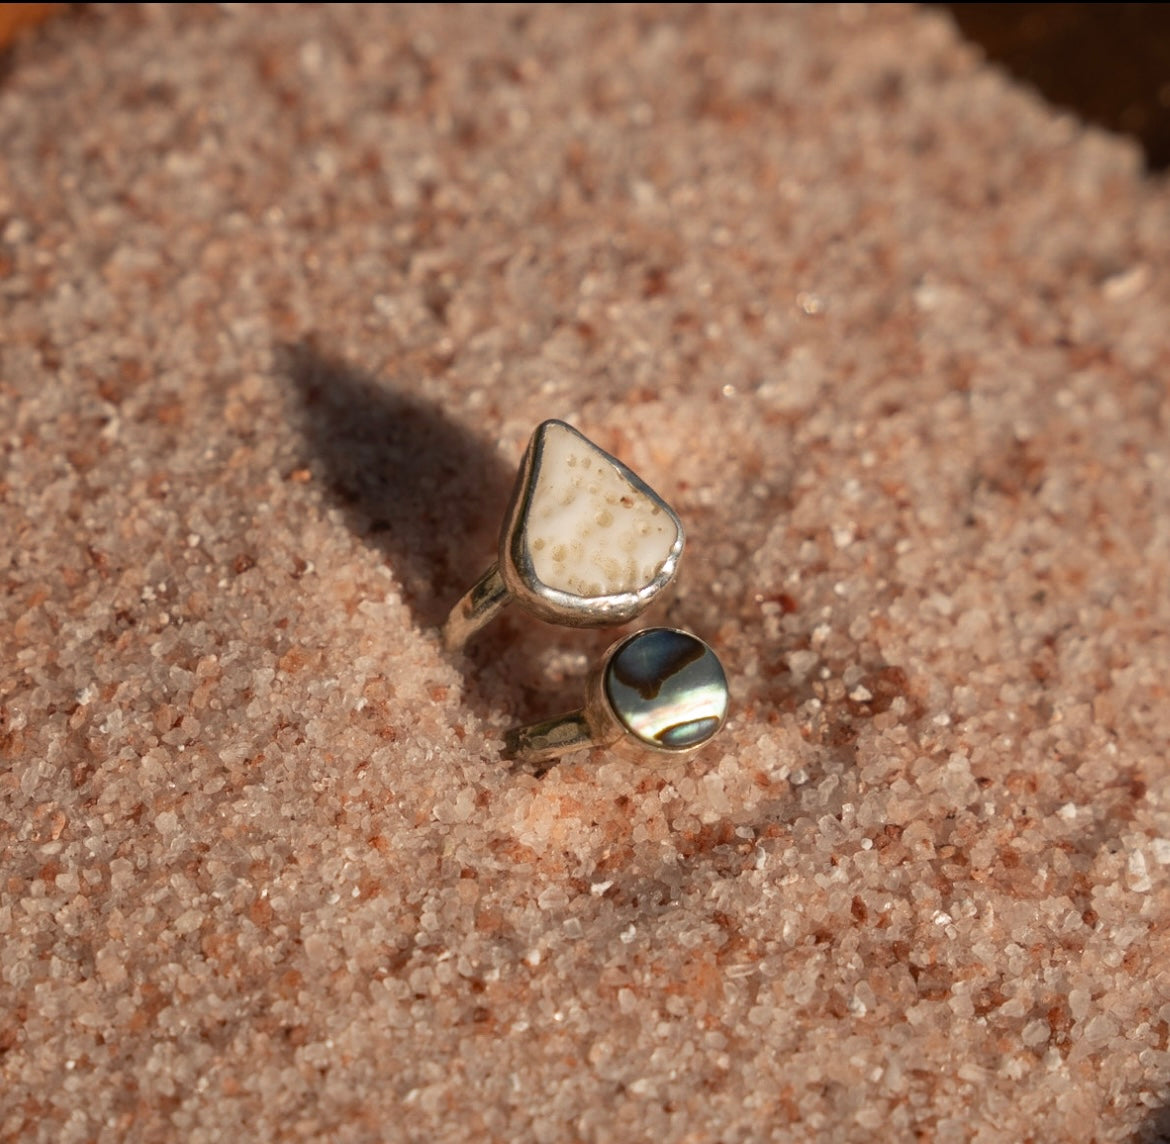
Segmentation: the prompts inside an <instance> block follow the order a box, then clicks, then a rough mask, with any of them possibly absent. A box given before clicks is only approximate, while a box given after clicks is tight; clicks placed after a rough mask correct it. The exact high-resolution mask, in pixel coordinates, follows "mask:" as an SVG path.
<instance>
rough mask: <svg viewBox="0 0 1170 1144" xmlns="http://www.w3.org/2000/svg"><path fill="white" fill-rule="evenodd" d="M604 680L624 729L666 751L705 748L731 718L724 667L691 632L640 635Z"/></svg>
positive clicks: (623, 648)
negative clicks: (728, 711)
mask: <svg viewBox="0 0 1170 1144" xmlns="http://www.w3.org/2000/svg"><path fill="white" fill-rule="evenodd" d="M602 682H603V684H604V688H605V697H606V699H607V700H608V702H609V705H610V708H611V709H612V711H613V713H614V715H615V716H616V717H617V719H618V721H619V722H620V723H621V724H622V726H623V727H625V729H626V730H627V731H629V732H630V733H631V734H632V735H634V736H635V737H636V738H637V739H640V740H641V741H642V742H643V743H645V744H647V745H648V746H651V747H654V748H656V749H657V750H660V751H689V750H692V749H693V748H695V747H698V746H700V745H701V744H703V743H705V742H706V741H707V740H708V739H710V738H711V736H712V735H714V734H715V732H716V731H718V730H719V728H720V727H721V726H723V720H724V718H725V717H726V715H727V701H728V690H727V676H726V675H725V674H724V672H723V665H722V664H721V663H720V662H719V657H718V656H717V655H716V654H715V653H714V652H713V651H712V650H711V649H710V648H709V647H708V646H707V645H706V644H705V643H703V641H702V640H701V639H699V638H698V637H697V636H692V635H690V634H689V633H687V632H679V631H675V630H673V629H671V628H648V629H647V630H645V631H641V632H635V633H634V634H633V635H632V636H630V637H629V638H628V639H627V640H625V641H624V642H623V643H621V644H619V645H618V647H617V649H616V650H615V651H614V653H613V654H612V655H611V656H610V658H609V663H608V664H607V665H606V668H605V675H604V678H603V681H602Z"/></svg>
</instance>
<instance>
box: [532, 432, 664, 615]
mask: <svg viewBox="0 0 1170 1144" xmlns="http://www.w3.org/2000/svg"><path fill="white" fill-rule="evenodd" d="M525 538H526V540H527V542H528V551H529V554H530V556H531V559H532V567H533V570H534V571H535V573H536V575H537V578H538V579H539V580H540V581H541V583H543V584H545V585H547V586H548V587H549V588H554V589H556V590H557V591H560V592H567V593H569V594H571V595H574V596H584V597H594V596H611V595H616V594H618V593H622V592H637V591H639V590H640V589H642V588H644V587H646V586H647V585H648V584H650V583H651V582H652V581H653V580H654V578H655V577H656V576H657V575H658V573H659V572H660V571H661V569H662V566H663V565H664V564H665V563H666V561H667V560H668V559H669V558H670V554H671V551H672V549H673V547H674V545H675V542H676V541H677V540H678V527H677V525H676V524H675V521H674V520H673V519H672V517H671V515H670V513H668V512H666V511H665V510H664V509H663V507H662V505H661V504H660V503H659V502H658V501H657V500H656V499H654V498H652V497H649V496H647V495H646V494H645V493H644V492H642V491H640V490H638V489H636V488H634V486H633V485H631V484H630V483H629V481H627V480H626V479H625V477H624V476H622V474H621V473H620V472H619V471H618V470H617V469H616V468H614V465H613V462H612V461H611V460H610V459H609V458H608V457H607V456H606V455H605V454H604V453H603V452H601V450H600V449H598V448H597V447H596V446H594V445H592V444H590V443H589V442H588V441H586V440H585V439H584V438H582V437H580V436H578V435H577V434H576V433H574V432H572V431H571V430H569V429H567V428H566V427H564V426H561V425H550V426H548V428H547V429H546V431H545V437H544V446H543V451H542V457H541V463H540V467H539V471H538V472H537V473H536V474H535V483H534V486H533V490H532V497H531V501H530V505H529V510H528V514H527V521H526V525H525Z"/></svg>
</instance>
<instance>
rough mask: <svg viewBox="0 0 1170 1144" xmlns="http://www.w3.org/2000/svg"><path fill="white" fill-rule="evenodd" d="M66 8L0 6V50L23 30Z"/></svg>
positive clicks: (35, 5)
mask: <svg viewBox="0 0 1170 1144" xmlns="http://www.w3.org/2000/svg"><path fill="white" fill-rule="evenodd" d="M67 7H68V5H67V4H0V49H3V48H6V47H8V45H9V44H10V43H11V42H12V40H13V38H14V37H15V36H16V35H17V34H18V33H19V32H21V31H22V30H23V29H25V28H31V27H32V26H33V25H34V24H39V23H40V22H41V21H42V20H46V19H48V18H49V17H50V16H52V15H53V14H54V13H56V12H60V11H62V10H63V9H64V8H67Z"/></svg>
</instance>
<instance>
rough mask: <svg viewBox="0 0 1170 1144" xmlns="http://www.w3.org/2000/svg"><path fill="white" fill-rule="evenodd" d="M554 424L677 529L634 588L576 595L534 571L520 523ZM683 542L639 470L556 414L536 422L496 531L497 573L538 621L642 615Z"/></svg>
mask: <svg viewBox="0 0 1170 1144" xmlns="http://www.w3.org/2000/svg"><path fill="white" fill-rule="evenodd" d="M554 425H555V426H558V427H560V428H563V429H567V430H568V431H569V432H570V433H572V434H574V436H576V437H579V438H581V440H582V441H584V442H585V443H586V444H587V445H589V446H590V447H591V448H593V449H595V450H597V452H598V453H600V454H601V455H602V456H603V457H604V458H605V460H606V462H607V463H609V464H610V465H612V466H613V467H614V468H615V469H616V470H617V472H618V474H619V475H620V476H621V478H622V479H623V480H625V481H627V482H628V483H629V484H630V485H631V486H632V487H633V488H634V489H635V490H636V491H637V492H638V493H640V494H642V495H643V496H646V497H648V498H649V499H650V500H652V501H653V502H654V503H655V504H656V505H658V506H659V507H660V508H661V509H662V510H663V511H664V512H665V513H667V514H668V515H669V517H670V519H671V521H672V522H673V524H674V526H675V528H676V529H677V530H678V533H677V539H676V540H675V542H674V544H673V545H672V546H671V549H670V553H669V555H668V556H667V558H666V560H665V562H664V563H663V565H662V567H661V568H660V569H659V571H658V574H657V575H656V576H655V577H654V579H653V580H651V581H650V583H648V584H646V585H645V586H643V587H642V588H640V589H639V590H638V591H637V592H619V593H614V594H613V595H609V596H589V597H583V596H574V595H572V594H571V593H569V592H562V591H560V590H559V589H556V588H550V587H549V586H548V585H547V584H544V583H542V582H541V580H540V579H539V577H537V575H536V571H535V569H534V567H533V563H532V555H531V553H530V552H529V550H528V544H527V539H526V537H525V535H524V528H523V522H524V520H525V518H526V516H527V514H528V510H529V508H530V507H531V503H532V496H533V492H534V490H533V479H532V478H533V474H534V473H536V472H538V471H539V468H540V464H541V462H542V460H543V450H544V441H545V436H546V434H547V431H548V429H549V427H550V426H554ZM685 541H686V535H685V532H684V530H683V525H682V521H681V520H680V519H679V517H678V514H677V513H676V512H675V511H674V509H672V508H671V507H670V505H668V504H667V503H666V502H665V501H664V500H663V499H662V498H661V497H660V496H659V495H658V494H657V493H656V492H655V491H654V490H653V489H652V488H650V486H649V485H647V484H646V482H645V481H643V480H642V479H641V478H640V477H639V476H638V475H637V473H634V472H632V471H631V470H630V469H628V468H627V467H626V466H625V465H623V464H622V463H621V461H619V460H618V459H617V458H616V457H612V456H610V454H609V453H607V452H605V450H604V449H601V448H599V447H598V446H597V445H595V444H594V443H593V442H592V441H590V440H589V438H588V437H586V436H585V435H584V434H582V433H580V432H578V431H577V430H576V429H574V428H573V426H571V425H568V424H566V423H565V422H564V421H557V420H555V419H554V420H549V421H543V422H541V424H540V425H538V426H537V427H536V431H535V432H534V433H533V434H532V439H531V440H530V441H529V443H528V449H527V451H526V452H525V454H524V460H523V461H522V462H521V465H520V472H519V474H518V476H517V479H516V485H515V487H514V488H513V491H512V499H511V502H510V503H509V505H508V511H507V512H506V513H505V514H504V523H503V527H502V528H501V530H500V558H499V568H500V575H501V576H502V578H503V581H504V584H505V586H506V587H507V589H508V592H509V593H510V594H511V596H512V597H513V599H515V600H516V601H517V602H518V603H519V604H520V605H521V606H522V607H524V608H526V609H527V610H528V611H529V612H531V613H532V614H533V615H535V616H537V617H539V618H540V619H542V620H547V621H549V622H550V623H558V624H565V625H567V626H569V627H577V628H589V627H614V626H617V625H618V624H624V623H627V622H628V621H630V620H632V619H633V618H634V617H635V616H637V615H640V614H641V613H642V612H643V611H644V610H645V609H646V608H647V607H648V606H649V604H650V603H651V601H653V600H654V598H655V597H656V596H657V595H658V594H659V593H660V592H661V591H662V590H663V589H664V588H665V587H666V586H667V585H668V584H669V583H670V582H671V580H673V579H674V576H675V573H676V572H677V571H678V563H679V560H680V558H681V557H682V552H683V547H684V544H685Z"/></svg>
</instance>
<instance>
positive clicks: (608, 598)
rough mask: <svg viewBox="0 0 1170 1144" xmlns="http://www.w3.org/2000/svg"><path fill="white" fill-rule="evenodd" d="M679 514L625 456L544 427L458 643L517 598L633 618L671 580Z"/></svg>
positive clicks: (531, 605) (459, 607)
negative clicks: (629, 465)
mask: <svg viewBox="0 0 1170 1144" xmlns="http://www.w3.org/2000/svg"><path fill="white" fill-rule="evenodd" d="M683 539H684V538H683V526H682V521H680V520H679V518H678V517H677V516H676V515H675V513H674V510H673V509H671V507H670V506H669V505H668V504H667V503H666V502H665V501H664V500H662V498H661V497H659V496H658V494H657V493H656V492H654V490H653V489H651V488H650V486H649V485H647V484H646V483H645V482H644V481H642V480H641V479H640V478H639V477H638V476H637V475H636V474H635V473H632V472H631V471H630V470H629V469H627V468H626V466H625V465H623V464H622V463H621V461H619V460H617V459H616V458H614V457H611V456H610V455H609V454H608V453H606V452H604V451H603V450H602V449H599V448H598V447H597V446H596V445H594V444H593V442H592V441H590V440H589V439H588V438H587V437H585V436H583V435H582V434H580V433H578V432H577V430H576V429H574V428H573V427H572V426H571V425H566V424H565V423H564V422H563V421H545V422H542V423H541V424H540V425H538V426H537V428H536V432H534V433H533V434H532V440H531V441H529V443H528V450H527V452H526V453H525V454H524V460H523V462H522V463H521V465H520V472H519V474H518V475H517V477H516V485H515V488H514V489H513V490H512V500H511V502H510V504H509V505H508V511H507V513H506V514H505V515H504V523H503V526H502V527H501V529H500V550H499V558H498V559H497V561H496V563H495V564H493V565H492V566H491V567H490V568H489V569H488V570H487V571H486V572H485V573H484V574H483V575H482V576H481V577H480V578H479V580H478V581H477V582H476V584H475V586H474V587H473V588H472V589H471V590H470V591H469V592H468V593H467V594H466V595H465V596H464V597H463V598H462V599H461V600H460V601H459V602H458V603H457V604H456V605H455V607H454V608H452V609H451V614H450V615H449V616H448V617H447V621H446V623H445V624H444V625H443V645H444V647H445V648H446V649H447V650H448V651H455V650H457V649H458V648H461V647H462V646H463V645H464V644H465V643H466V642H467V641H468V640H469V639H470V638H471V637H472V636H473V635H475V633H476V632H478V631H479V630H480V628H482V627H483V626H484V625H485V624H487V623H488V622H489V621H490V620H492V619H494V618H495V616H496V615H497V614H498V613H499V612H500V610H501V609H503V608H504V607H505V606H506V605H507V604H508V603H509V602H511V601H515V602H516V603H517V604H519V605H521V606H522V607H523V608H525V609H526V610H527V611H529V612H531V613H532V614H533V615H535V616H537V617H538V618H540V619H542V620H547V621H549V622H550V623H555V624H567V625H569V626H570V627H579V628H581V627H603V626H607V625H613V626H617V625H618V624H624V623H626V622H627V621H629V620H632V619H633V618H634V617H635V616H637V615H638V614H639V613H640V612H641V611H643V609H645V608H646V607H647V606H648V605H649V604H650V602H651V601H652V600H653V599H654V597H655V596H657V595H658V593H659V592H661V591H662V589H663V588H665V587H666V585H667V584H669V583H670V581H671V580H672V579H673V578H674V574H675V572H676V571H677V569H678V562H679V558H680V557H681V556H682V550H683Z"/></svg>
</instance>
